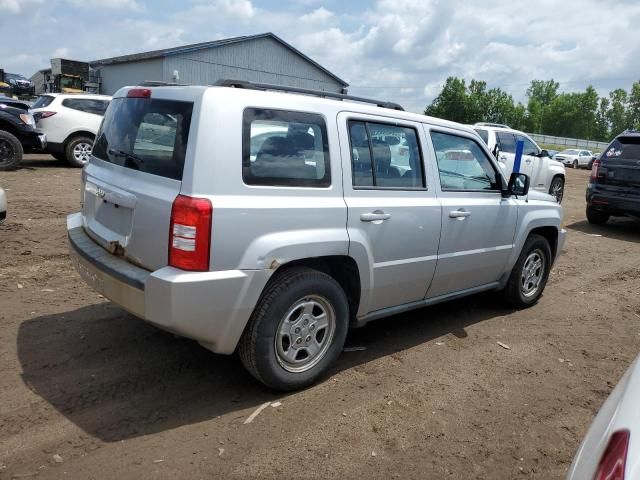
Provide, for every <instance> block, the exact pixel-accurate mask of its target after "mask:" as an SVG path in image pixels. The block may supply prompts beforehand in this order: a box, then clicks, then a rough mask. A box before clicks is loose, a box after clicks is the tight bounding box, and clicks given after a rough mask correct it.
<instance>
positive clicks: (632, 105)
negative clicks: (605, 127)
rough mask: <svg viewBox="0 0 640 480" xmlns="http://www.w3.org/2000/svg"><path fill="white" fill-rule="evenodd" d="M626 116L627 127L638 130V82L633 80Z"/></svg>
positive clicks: (639, 84) (639, 86) (639, 91)
mask: <svg viewBox="0 0 640 480" xmlns="http://www.w3.org/2000/svg"><path fill="white" fill-rule="evenodd" d="M627 117H628V121H629V127H630V128H635V129H636V130H640V82H633V85H632V86H631V92H630V93H629V106H628V112H627Z"/></svg>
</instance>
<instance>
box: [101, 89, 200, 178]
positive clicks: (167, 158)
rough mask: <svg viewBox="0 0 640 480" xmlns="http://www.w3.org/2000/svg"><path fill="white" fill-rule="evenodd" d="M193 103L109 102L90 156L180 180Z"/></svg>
mask: <svg viewBox="0 0 640 480" xmlns="http://www.w3.org/2000/svg"><path fill="white" fill-rule="evenodd" d="M192 110H193V103H191V102H177V101H173V100H159V99H153V98H151V99H150V98H116V99H114V100H112V101H111V103H110V104H109V107H108V108H107V112H106V113H105V116H104V121H103V123H102V127H101V129H100V132H98V138H97V139H96V142H95V145H94V147H93V155H94V156H95V157H97V158H99V159H100V160H104V161H106V162H110V163H114V164H116V165H120V166H122V167H125V168H131V169H133V170H140V171H141V172H145V173H151V174H153V175H159V176H162V177H167V178H173V179H176V180H182V170H183V168H184V157H185V154H186V150H187V140H188V138H189V128H190V126H191V112H192Z"/></svg>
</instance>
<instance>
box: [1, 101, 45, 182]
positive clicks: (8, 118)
mask: <svg viewBox="0 0 640 480" xmlns="http://www.w3.org/2000/svg"><path fill="white" fill-rule="evenodd" d="M35 125H36V124H35V120H34V118H33V116H32V115H31V114H30V113H29V112H28V111H26V110H24V109H23V108H19V107H17V106H12V105H9V102H7V103H3V102H2V101H0V170H13V169H15V168H16V167H17V166H18V164H19V163H20V162H21V161H22V156H23V154H24V153H25V152H26V153H29V152H37V151H42V150H43V149H44V148H45V147H46V145H47V138H46V136H45V135H44V134H43V133H42V132H40V131H38V130H37V129H36V127H35Z"/></svg>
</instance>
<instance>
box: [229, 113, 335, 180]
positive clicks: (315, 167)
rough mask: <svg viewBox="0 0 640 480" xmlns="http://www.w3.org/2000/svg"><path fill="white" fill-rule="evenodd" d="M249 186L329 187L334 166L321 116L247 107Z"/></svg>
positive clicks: (245, 171)
mask: <svg viewBox="0 0 640 480" xmlns="http://www.w3.org/2000/svg"><path fill="white" fill-rule="evenodd" d="M242 177H243V179H244V182H245V183H246V184H247V185H269V186H282V187H328V186H329V185H331V167H330V157H329V143H328V138H327V126H326V123H325V120H324V117H323V116H322V115H318V114H314V113H303V112H293V111H285V110H275V109H264V108H247V109H246V110H245V111H244V120H243V133H242Z"/></svg>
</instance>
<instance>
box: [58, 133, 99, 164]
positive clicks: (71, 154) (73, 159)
mask: <svg viewBox="0 0 640 480" xmlns="http://www.w3.org/2000/svg"><path fill="white" fill-rule="evenodd" d="M92 149H93V138H91V137H87V136H84V135H83V136H80V137H74V138H72V139H71V140H69V142H68V143H67V145H66V147H65V149H64V154H65V157H66V160H67V162H68V163H69V165H71V166H72V167H78V168H82V167H84V166H85V165H86V164H87V162H88V161H89V157H91V151H92Z"/></svg>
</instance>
